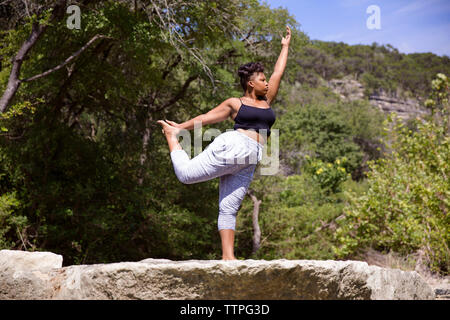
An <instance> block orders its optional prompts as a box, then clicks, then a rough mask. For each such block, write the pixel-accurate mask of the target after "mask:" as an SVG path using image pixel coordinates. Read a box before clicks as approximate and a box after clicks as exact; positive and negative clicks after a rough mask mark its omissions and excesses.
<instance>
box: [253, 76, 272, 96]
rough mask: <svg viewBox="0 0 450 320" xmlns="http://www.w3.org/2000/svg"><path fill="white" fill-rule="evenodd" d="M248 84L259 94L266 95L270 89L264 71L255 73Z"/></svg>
mask: <svg viewBox="0 0 450 320" xmlns="http://www.w3.org/2000/svg"><path fill="white" fill-rule="evenodd" d="M248 85H249V86H250V87H252V88H253V90H255V94H256V95H257V96H265V95H266V93H267V91H269V83H268V82H267V79H266V76H265V75H264V73H263V72H256V73H254V74H253V75H252V76H251V77H250V80H249V82H248Z"/></svg>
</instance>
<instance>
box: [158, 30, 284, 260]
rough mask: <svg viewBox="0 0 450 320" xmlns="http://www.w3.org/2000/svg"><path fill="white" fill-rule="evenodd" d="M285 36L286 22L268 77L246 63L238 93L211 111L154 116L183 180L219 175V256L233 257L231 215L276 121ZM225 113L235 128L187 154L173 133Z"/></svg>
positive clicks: (218, 118) (258, 66)
mask: <svg viewBox="0 0 450 320" xmlns="http://www.w3.org/2000/svg"><path fill="white" fill-rule="evenodd" d="M290 40H291V29H290V28H289V27H286V37H284V38H282V40H281V45H282V49H281V53H280V56H279V57H278V60H277V62H276V64H275V68H274V71H273V74H272V76H271V77H270V80H269V82H267V81H266V77H265V75H264V68H263V66H262V65H261V64H260V63H255V62H251V63H247V64H245V65H242V66H241V67H240V68H239V70H238V74H239V76H240V78H241V86H242V88H243V90H244V95H243V97H240V98H229V99H227V100H225V101H224V102H222V103H221V104H220V105H218V106H217V107H215V108H214V109H212V110H211V111H209V112H207V113H205V114H202V115H199V116H197V117H195V118H193V119H191V120H189V121H186V122H183V123H180V124H178V123H176V122H173V121H169V120H166V121H164V120H158V121H157V122H158V123H159V124H160V125H161V126H162V127H163V130H162V132H163V133H164V134H165V136H166V139H167V143H168V144H169V150H170V157H171V159H172V163H173V167H174V170H175V174H176V176H177V178H178V179H179V180H180V181H181V182H182V183H185V184H192V183H197V182H202V181H206V180H210V179H213V178H217V177H220V183H219V217H218V229H219V233H220V237H221V241H222V259H223V260H235V259H236V258H235V257H234V230H235V226H236V215H237V212H238V210H239V208H240V206H241V203H242V200H243V199H244V196H245V194H246V192H247V189H248V187H249V185H250V182H251V181H252V178H253V173H254V171H255V168H256V162H257V161H260V160H261V158H262V149H263V145H264V144H265V143H266V136H267V137H269V136H270V127H271V126H272V125H273V123H274V122H275V113H274V112H273V110H272V109H271V107H270V104H271V102H272V101H273V100H274V99H275V97H276V95H277V92H278V88H279V86H280V81H281V77H282V75H283V73H284V69H285V68H286V62H287V56H288V49H289V43H290ZM229 117H231V119H232V120H234V121H235V125H234V131H227V132H225V133H222V134H220V135H219V136H218V137H216V138H215V139H214V141H213V142H211V143H210V144H209V145H208V146H207V148H206V149H205V150H204V151H203V152H201V153H200V154H199V155H197V156H196V157H194V158H192V159H189V156H188V155H187V153H186V152H185V151H184V150H183V149H182V147H181V145H180V144H179V143H178V138H177V134H178V133H179V132H180V131H181V129H186V130H191V129H193V128H194V122H201V123H202V124H212V123H217V122H220V121H224V120H227V119H228V118H229ZM264 133H267V135H265V134H264ZM252 159H257V161H252Z"/></svg>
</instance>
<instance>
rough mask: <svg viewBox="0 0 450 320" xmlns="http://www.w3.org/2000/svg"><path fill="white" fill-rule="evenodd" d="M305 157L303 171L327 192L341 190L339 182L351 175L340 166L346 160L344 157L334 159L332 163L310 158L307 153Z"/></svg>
mask: <svg viewBox="0 0 450 320" xmlns="http://www.w3.org/2000/svg"><path fill="white" fill-rule="evenodd" d="M305 158H306V160H307V161H306V163H305V165H304V169H305V171H306V172H308V173H309V174H310V175H311V176H312V177H313V179H314V180H315V181H316V182H317V183H318V184H319V185H320V187H321V188H322V189H324V190H327V192H328V193H337V192H339V191H341V189H340V185H341V183H342V182H344V181H345V180H346V179H348V178H351V175H350V174H349V173H347V172H346V171H345V167H343V166H341V164H342V165H345V163H346V162H347V158H346V157H342V158H341V159H336V160H335V161H334V163H324V162H323V161H322V160H317V159H311V157H310V156H308V155H306V156H305Z"/></svg>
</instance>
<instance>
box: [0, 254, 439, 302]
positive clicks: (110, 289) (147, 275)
mask: <svg viewBox="0 0 450 320" xmlns="http://www.w3.org/2000/svg"><path fill="white" fill-rule="evenodd" d="M21 254H24V255H26V256H30V255H34V254H37V255H39V256H37V258H36V260H42V263H41V264H28V265H26V266H24V265H21V264H20V261H23V260H22V258H21V257H20V255H21ZM45 254H46V255H44V254H43V253H29V252H18V253H15V254H11V252H9V251H8V250H2V251H0V266H1V271H0V272H1V274H0V288H1V289H0V299H240V300H241V299H242V300H245V299H254V300H258V299H269V300H270V299H286V300H289V299H314V300H315V299H375V300H378V299H434V293H433V292H432V290H431V288H430V287H429V286H428V284H427V283H425V282H424V281H423V279H422V278H421V277H420V275H419V274H418V273H416V272H406V271H401V270H396V269H387V268H380V267H376V266H369V265H367V263H365V262H360V261H330V260H329V261H314V260H272V261H265V260H242V261H241V260H239V261H216V260H206V261H200V260H189V261H170V260H161V259H146V260H142V261H140V262H121V263H111V264H96V265H75V266H69V267H64V268H61V266H60V265H52V264H51V263H48V261H46V260H47V259H49V260H50V259H53V258H54V256H53V254H51V253H45ZM5 266H6V267H5ZM11 266H13V268H11ZM40 266H42V268H40ZM49 266H50V267H51V268H49ZM28 268H29V269H28ZM27 269H28V270H27Z"/></svg>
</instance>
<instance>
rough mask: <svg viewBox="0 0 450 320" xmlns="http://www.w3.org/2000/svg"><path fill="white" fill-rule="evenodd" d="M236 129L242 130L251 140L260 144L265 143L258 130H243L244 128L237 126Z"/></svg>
mask: <svg viewBox="0 0 450 320" xmlns="http://www.w3.org/2000/svg"><path fill="white" fill-rule="evenodd" d="M236 130H238V131H239V132H242V133H243V134H245V135H247V136H249V137H250V138H252V139H253V140H256V141H258V142H259V143H261V144H265V143H266V141H265V140H264V138H263V136H262V135H261V134H259V133H258V132H256V131H254V130H245V129H242V128H238V129H236Z"/></svg>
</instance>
